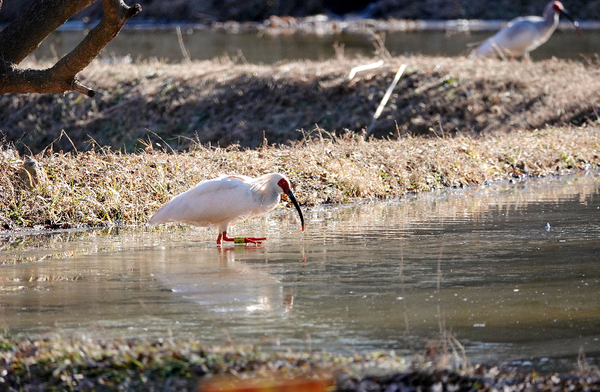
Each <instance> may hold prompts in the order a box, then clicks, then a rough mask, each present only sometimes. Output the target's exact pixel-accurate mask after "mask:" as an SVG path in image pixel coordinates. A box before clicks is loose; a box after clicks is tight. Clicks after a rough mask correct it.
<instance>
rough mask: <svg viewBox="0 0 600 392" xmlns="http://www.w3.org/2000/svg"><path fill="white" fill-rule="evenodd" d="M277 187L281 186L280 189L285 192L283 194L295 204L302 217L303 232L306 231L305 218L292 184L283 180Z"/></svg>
mask: <svg viewBox="0 0 600 392" xmlns="http://www.w3.org/2000/svg"><path fill="white" fill-rule="evenodd" d="M277 185H279V187H280V188H281V189H282V190H283V193H285V194H286V195H287V196H288V197H289V198H290V200H291V201H292V203H294V207H296V210H298V215H300V221H301V222H302V231H304V216H302V211H301V210H300V206H299V205H298V202H297V201H296V198H295V197H294V194H293V193H292V190H291V189H290V183H289V182H288V181H287V180H286V179H285V178H282V179H281V180H279V181H278V182H277Z"/></svg>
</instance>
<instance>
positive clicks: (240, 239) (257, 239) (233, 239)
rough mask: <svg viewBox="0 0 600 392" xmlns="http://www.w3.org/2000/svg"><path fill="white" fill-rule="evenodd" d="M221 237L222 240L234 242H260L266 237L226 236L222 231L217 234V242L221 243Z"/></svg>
mask: <svg viewBox="0 0 600 392" xmlns="http://www.w3.org/2000/svg"><path fill="white" fill-rule="evenodd" d="M221 238H222V239H223V241H229V242H234V243H236V244H262V242H263V241H264V240H266V239H267V238H268V237H229V236H227V232H226V231H224V232H223V234H219V238H217V244H220V243H221V242H220V241H221Z"/></svg>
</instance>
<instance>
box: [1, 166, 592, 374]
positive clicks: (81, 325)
mask: <svg viewBox="0 0 600 392" xmlns="http://www.w3.org/2000/svg"><path fill="white" fill-rule="evenodd" d="M599 191H600V177H599V176H598V173H588V174H584V175H577V176H569V177H563V178H559V179H546V180H530V181H526V182H523V183H517V184H496V185H493V186H489V187H485V188H478V189H469V190H450V191H442V192H436V193H430V194H425V195H420V196H414V197H413V196H411V197H406V198H403V199H402V200H400V201H395V202H374V203H360V204H356V205H352V206H343V207H318V208H314V209H310V210H308V209H305V215H306V218H307V225H306V226H307V230H306V232H305V233H304V235H302V233H301V231H300V223H299V222H298V219H297V216H296V214H295V211H293V210H289V211H288V210H286V209H283V208H282V209H278V210H276V211H275V212H274V213H272V214H271V215H269V216H267V217H264V218H258V219H255V220H252V221H250V222H248V223H246V224H242V225H238V226H235V227H234V228H233V229H232V230H231V234H234V235H262V234H267V235H269V237H270V238H269V240H268V241H267V243H266V244H265V245H264V246H262V247H252V246H248V247H245V246H236V247H234V246H232V245H228V246H225V247H224V248H222V249H221V248H218V247H217V246H216V245H215V239H216V231H215V230H214V229H203V228H201V229H193V228H187V227H182V226H176V225H171V226H166V227H164V226H163V227H159V228H147V227H142V228H123V229H112V230H103V231H94V232H73V231H70V232H63V233H54V234H43V235H22V234H6V233H5V234H4V235H3V236H1V237H0V241H1V242H0V246H1V248H0V249H1V251H0V263H2V265H0V324H1V325H3V326H6V327H8V328H9V329H10V330H11V331H12V332H13V333H24V334H27V335H29V336H40V335H44V334H46V333H56V332H57V333H60V334H61V335H63V336H64V335H66V336H70V335H72V334H75V335H87V336H92V337H99V338H112V337H147V338H150V339H152V338H160V337H165V336H168V335H170V334H173V336H176V337H194V338H197V339H200V340H201V341H203V342H205V343H206V344H213V343H216V344H221V343H225V342H227V341H228V340H229V339H232V340H234V341H236V342H240V343H244V342H261V343H262V345H263V346H264V347H277V346H278V345H280V346H281V347H284V348H287V347H290V348H294V349H327V350H331V351H337V352H345V353H348V352H355V351H356V352H365V351H374V350H381V349H394V350H396V351H397V352H399V353H406V354H409V353H411V352H412V351H420V350H422V349H423V347H424V345H425V344H426V342H427V339H435V338H436V337H438V336H439V334H440V329H445V330H446V331H450V332H451V333H452V334H453V335H454V336H455V337H456V338H457V339H458V341H459V342H460V343H461V344H462V345H463V346H464V347H465V349H466V353H467V356H468V358H469V359H471V360H472V361H488V362H489V361H517V362H516V363H520V364H522V365H525V366H527V365H528V364H529V363H530V362H531V363H532V364H533V366H538V367H539V366H541V367H543V366H554V367H556V366H563V367H564V368H566V369H569V367H570V366H574V363H575V362H576V359H577V353H578V351H579V349H580V347H582V348H583V349H584V351H585V353H586V355H587V357H588V358H589V359H590V360H591V361H595V360H596V358H598V356H599V355H600V341H599V338H600V282H599V279H600V268H599V267H600V195H599Z"/></svg>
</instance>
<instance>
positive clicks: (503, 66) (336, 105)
mask: <svg viewBox="0 0 600 392" xmlns="http://www.w3.org/2000/svg"><path fill="white" fill-rule="evenodd" d="M375 60H376V59H353V60H350V59H344V58H343V57H341V56H340V58H339V59H337V60H330V61H324V62H310V61H298V62H290V63H284V64H279V65H274V66H270V65H252V64H239V63H237V62H236V59H232V58H222V59H217V60H212V61H197V62H193V63H191V64H166V63H162V62H158V61H146V62H143V63H136V64H121V63H115V64H109V63H106V62H103V61H100V60H98V61H94V62H93V63H92V64H90V66H89V67H88V68H86V69H85V71H84V72H82V75H81V77H82V80H83V82H84V83H88V84H93V87H94V88H95V89H97V90H98V94H97V96H96V97H94V98H92V99H88V98H85V97H82V96H81V95H78V94H75V93H73V94H71V93H69V94H66V95H61V94H56V95H41V96H40V95H17V96H15V95H5V96H0V113H11V116H10V117H9V118H6V120H5V121H1V123H2V124H1V125H0V131H3V132H4V133H5V134H6V137H7V141H12V142H15V143H16V146H17V147H18V148H19V150H20V151H26V149H27V148H30V149H31V150H32V151H33V152H34V153H38V152H40V151H41V150H42V149H43V148H45V147H46V146H47V145H48V144H50V143H51V142H52V141H53V140H54V139H56V138H57V137H58V136H59V135H60V134H61V132H62V130H63V129H64V130H65V131H66V132H67V133H68V135H69V136H70V138H71V140H72V142H73V144H74V145H75V146H76V148H77V149H78V150H80V151H81V150H86V149H88V148H89V146H88V145H87V144H86V142H87V141H89V140H90V137H91V138H93V139H94V140H96V141H97V142H98V143H99V144H100V145H102V146H111V147H112V148H113V149H115V150H116V149H119V148H122V147H125V148H126V149H127V151H129V152H132V151H134V150H135V149H136V148H139V147H140V144H139V143H138V139H146V138H147V137H150V138H152V140H154V141H161V140H160V139H161V138H162V139H163V140H165V141H167V142H168V143H169V144H170V145H171V147H173V148H175V149H178V148H182V149H186V148H188V147H189V141H190V139H192V140H195V141H197V142H200V143H212V144H213V145H220V146H221V147H226V146H229V145H232V144H239V145H240V146H242V147H252V148H255V147H258V146H260V145H262V143H263V135H264V136H265V137H266V138H267V140H268V141H269V143H271V144H273V143H279V144H281V143H283V144H289V141H290V140H292V141H297V140H300V139H302V137H303V135H302V133H301V132H299V131H298V130H311V129H314V127H315V125H318V126H319V127H321V128H323V129H326V130H327V131H329V132H335V133H337V134H343V133H346V132H348V131H349V132H353V133H361V132H362V131H363V130H364V129H365V128H366V127H367V125H368V124H369V123H370V121H371V118H372V116H373V113H374V112H375V109H376V108H377V106H378V104H379V102H380V101H381V98H382V96H383V95H384V93H385V91H386V89H387V88H388V86H389V84H390V82H391V80H392V79H393V77H394V75H395V73H396V71H397V69H398V67H399V66H400V65H401V64H406V65H407V69H406V71H405V73H404V75H403V77H402V78H401V79H400V82H399V83H398V85H397V86H396V88H395V89H394V93H393V94H392V96H391V98H390V100H389V102H388V104H387V106H386V107H385V109H384V111H383V113H382V115H381V116H380V117H379V119H378V121H377V123H376V125H375V128H374V131H375V135H377V136H378V137H381V136H384V137H387V136H389V135H394V136H395V135H397V134H413V135H416V134H425V135H429V136H434V134H433V131H432V130H435V132H437V133H438V134H439V133H440V132H441V130H442V129H443V131H444V132H445V133H447V134H456V133H469V134H471V135H479V134H488V133H492V132H507V131H513V130H533V129H542V128H545V127H546V126H557V127H563V126H568V125H575V126H581V125H583V124H589V125H597V124H598V114H597V112H598V108H600V93H599V92H600V68H599V67H598V64H597V62H593V61H590V62H589V63H581V62H575V61H562V60H547V61H541V62H536V63H532V62H530V63H526V62H513V63H508V62H502V61H499V60H493V59H489V60H470V59H465V58H437V57H426V56H410V57H396V58H386V59H385V63H384V65H383V66H381V67H379V68H376V69H373V70H370V71H365V72H361V73H359V74H358V75H357V76H356V77H355V78H353V79H352V80H348V74H349V73H350V70H351V69H352V68H353V67H355V66H358V65H364V64H368V63H371V62H374V61H375ZM32 65H35V64H32ZM23 135H25V136H23ZM157 136H159V137H160V138H159V137H157ZM24 146H27V148H26V147H24ZM55 149H57V150H59V149H63V150H65V151H69V150H72V149H73V147H72V145H71V143H70V142H69V141H68V140H66V139H65V138H63V139H62V140H60V141H59V142H57V143H56V144H55Z"/></svg>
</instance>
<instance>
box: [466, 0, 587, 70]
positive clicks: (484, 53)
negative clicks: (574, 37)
mask: <svg viewBox="0 0 600 392" xmlns="http://www.w3.org/2000/svg"><path fill="white" fill-rule="evenodd" d="M559 14H562V15H564V16H566V17H567V18H568V19H569V20H570V21H571V22H573V24H574V25H575V28H576V29H577V34H580V33H581V30H580V29H579V23H577V22H576V21H575V20H574V19H573V18H572V17H571V15H569V13H568V12H567V10H565V7H563V5H562V3H561V2H560V1H551V2H550V3H548V5H546V8H544V16H523V17H520V18H516V19H513V20H511V21H510V22H509V23H508V25H506V27H505V28H503V29H502V30H500V31H499V32H497V33H496V34H495V35H494V36H492V37H490V38H488V39H487V40H486V41H485V42H484V43H482V44H481V45H479V46H478V47H477V48H475V49H473V51H471V54H470V55H469V57H472V58H480V57H490V56H500V57H504V56H508V57H511V58H515V57H518V56H523V58H525V59H529V52H531V51H532V50H534V49H536V48H537V47H538V46H540V45H542V44H543V43H545V42H546V41H548V38H550V36H551V35H552V33H553V32H554V30H556V27H557V26H558V16H559Z"/></svg>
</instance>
